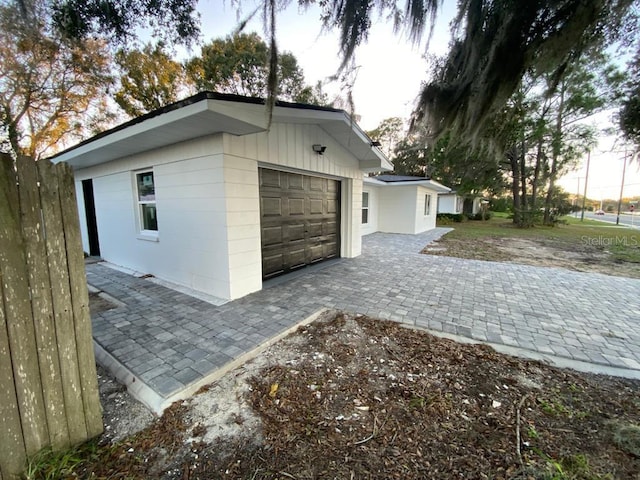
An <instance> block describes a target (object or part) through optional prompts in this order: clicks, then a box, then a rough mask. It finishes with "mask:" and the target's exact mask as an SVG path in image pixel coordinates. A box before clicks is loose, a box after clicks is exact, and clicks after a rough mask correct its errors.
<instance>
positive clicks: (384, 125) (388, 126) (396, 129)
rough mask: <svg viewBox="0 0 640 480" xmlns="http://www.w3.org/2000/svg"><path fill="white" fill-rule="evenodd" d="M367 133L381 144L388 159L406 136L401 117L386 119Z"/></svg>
mask: <svg viewBox="0 0 640 480" xmlns="http://www.w3.org/2000/svg"><path fill="white" fill-rule="evenodd" d="M366 133H367V135H369V138H371V139H372V140H373V141H378V142H380V143H381V146H380V149H381V150H382V151H383V152H384V153H385V155H387V157H391V155H392V154H393V152H394V150H395V148H396V145H397V144H398V143H399V142H400V140H401V139H402V137H403V136H404V121H403V120H402V119H401V118H399V117H390V118H385V119H384V120H382V121H381V122H380V125H378V126H377V127H376V128H374V129H373V130H370V131H368V132H366ZM401 175H404V174H401Z"/></svg>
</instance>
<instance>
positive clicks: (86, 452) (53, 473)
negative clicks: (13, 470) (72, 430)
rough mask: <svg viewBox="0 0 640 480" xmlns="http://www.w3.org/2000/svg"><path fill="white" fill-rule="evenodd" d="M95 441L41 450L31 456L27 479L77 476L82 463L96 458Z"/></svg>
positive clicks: (25, 475)
mask: <svg viewBox="0 0 640 480" xmlns="http://www.w3.org/2000/svg"><path fill="white" fill-rule="evenodd" d="M97 448H98V447H97V444H96V442H95V441H89V442H86V443H83V444H81V445H78V446H76V447H72V448H70V449H67V450H61V451H55V452H54V451H52V450H51V449H49V448H45V449H43V450H40V452H38V453H36V454H35V455H34V456H33V457H31V458H30V459H29V461H28V464H27V469H26V471H25V473H24V478H25V479H26V480H58V479H61V478H73V477H77V472H78V471H79V470H80V469H81V467H82V465H83V464H84V463H85V462H86V461H88V460H90V459H92V458H94V457H95V456H96V452H97Z"/></svg>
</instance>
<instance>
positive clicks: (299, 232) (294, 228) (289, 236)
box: [282, 223, 306, 242]
mask: <svg viewBox="0 0 640 480" xmlns="http://www.w3.org/2000/svg"><path fill="white" fill-rule="evenodd" d="M282 228H283V229H284V230H286V232H287V233H286V236H285V237H284V238H285V239H286V240H288V241H290V242H295V241H297V240H301V241H304V238H305V230H306V227H305V224H304V223H298V224H291V225H284V226H283V227H282Z"/></svg>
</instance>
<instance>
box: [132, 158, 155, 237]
mask: <svg viewBox="0 0 640 480" xmlns="http://www.w3.org/2000/svg"><path fill="white" fill-rule="evenodd" d="M136 188H137V195H138V197H137V199H138V217H139V219H140V231H141V233H153V234H156V233H157V232H158V212H157V210H156V187H155V182H154V180H153V171H152V170H149V171H146V172H138V173H136Z"/></svg>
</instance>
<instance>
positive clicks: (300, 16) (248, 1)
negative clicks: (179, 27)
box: [178, 0, 640, 200]
mask: <svg viewBox="0 0 640 480" xmlns="http://www.w3.org/2000/svg"><path fill="white" fill-rule="evenodd" d="M234 3H235V2H234ZM456 4H457V2H454V1H452V0H444V1H443V9H442V11H441V14H440V15H439V17H438V22H437V24H436V27H435V29H434V31H433V32H432V37H431V40H430V42H429V50H428V53H429V54H436V55H442V54H444V53H446V51H447V46H448V43H449V37H450V36H449V28H448V26H449V22H450V21H451V19H452V18H453V16H454V15H455V13H456V11H455V10H456ZM256 5H257V3H256V2H255V0H242V2H241V8H242V12H241V14H240V17H238V12H237V8H236V6H235V5H233V4H232V2H231V0H226V1H225V0H200V1H199V2H198V10H199V12H200V14H201V21H202V28H201V31H202V40H203V41H204V42H208V41H210V40H211V39H213V38H218V37H224V36H227V35H229V34H231V33H232V32H233V31H234V29H235V28H236V26H237V24H238V19H239V18H244V17H245V16H247V15H248V14H249V13H250V12H252V11H253V10H254V9H255V8H256ZM245 31H246V32H252V31H256V32H257V33H258V34H260V35H261V36H262V37H263V38H265V37H266V35H265V34H264V32H265V30H264V27H263V23H262V16H261V14H260V13H258V14H257V15H256V16H255V18H254V20H252V21H251V22H250V23H249V25H248V26H247V28H246V29H245ZM276 32H277V39H278V45H279V49H280V50H281V51H285V50H286V51H290V52H292V53H293V54H294V55H295V57H296V58H297V59H298V62H299V64H300V66H301V67H302V69H303V71H304V74H305V78H306V80H307V82H308V83H309V84H315V83H316V82H317V81H323V82H324V81H326V80H327V79H328V78H329V77H330V76H332V75H333V74H335V73H336V71H337V68H338V66H339V63H340V56H339V46H338V34H337V31H329V32H323V29H322V25H321V21H320V9H319V8H317V7H315V6H311V7H309V8H307V9H306V10H301V9H300V8H299V7H298V6H297V2H296V0H292V1H291V5H290V6H289V7H288V8H287V9H286V10H284V11H281V12H280V13H279V14H278V17H277V28H276ZM425 47H426V46H425V42H424V41H423V42H422V44H420V45H413V44H411V43H410V42H408V41H407V40H406V37H403V36H402V35H398V34H395V33H394V32H393V28H392V25H391V23H390V22H387V21H386V20H385V19H381V18H379V19H377V21H376V22H375V23H374V25H373V27H372V29H371V32H370V35H369V39H368V42H367V43H366V44H363V45H361V46H360V47H359V48H358V50H357V52H356V62H355V63H356V65H357V66H358V67H359V68H358V70H357V76H356V79H355V84H354V90H353V96H354V102H355V110H356V113H357V114H358V115H360V121H359V124H360V126H361V127H362V128H363V129H364V130H372V129H374V128H375V127H377V126H378V124H379V123H380V122H381V121H382V120H384V119H385V118H390V117H401V118H403V119H408V118H409V116H410V114H411V112H412V110H413V105H414V101H415V99H416V96H417V94H418V91H419V88H420V85H421V82H422V81H424V80H425V79H426V78H427V66H428V65H427V60H426V59H425V53H427V51H426V48H425ZM198 53H199V47H195V49H194V50H193V51H191V52H186V51H179V52H178V55H179V57H181V59H186V58H188V57H190V56H193V55H196V54H198ZM324 88H325V91H326V92H327V93H329V97H330V98H332V96H333V95H336V94H338V93H340V88H341V87H340V85H339V84H338V83H337V82H334V83H333V84H328V85H325V87H324ZM596 122H598V126H599V127H601V128H605V127H606V126H610V125H607V120H606V118H605V116H602V115H601V116H599V118H598V119H596ZM621 149H623V147H622V146H621V145H619V144H616V145H614V144H613V140H612V139H611V138H603V140H602V142H601V143H600V145H599V146H598V147H597V149H595V150H594V151H593V152H592V155H591V163H590V172H589V181H588V190H587V197H588V198H590V199H595V200H600V199H602V198H618V195H619V193H620V184H621V178H622V156H623V155H622V153H621ZM585 164H586V157H585V158H584V160H583V162H582V165H580V166H579V167H578V169H577V170H576V171H575V172H570V173H568V174H567V175H565V176H564V177H563V178H562V179H560V181H559V182H558V183H559V185H560V186H561V187H563V188H564V189H565V190H567V191H568V192H569V193H572V194H574V193H575V192H576V191H577V187H578V182H580V193H581V194H582V191H583V188H584V177H585V174H586V169H585ZM639 164H640V163H638V162H636V163H635V164H633V165H628V166H627V171H626V175H625V190H624V196H632V195H634V196H635V195H640V171H639V170H638V165H639Z"/></svg>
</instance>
